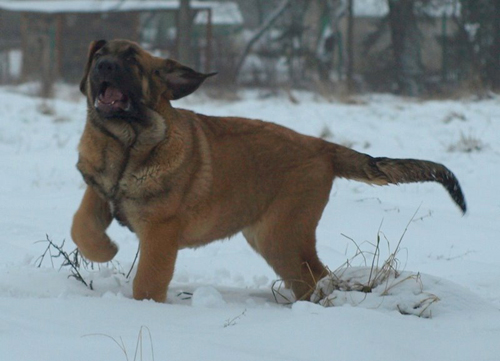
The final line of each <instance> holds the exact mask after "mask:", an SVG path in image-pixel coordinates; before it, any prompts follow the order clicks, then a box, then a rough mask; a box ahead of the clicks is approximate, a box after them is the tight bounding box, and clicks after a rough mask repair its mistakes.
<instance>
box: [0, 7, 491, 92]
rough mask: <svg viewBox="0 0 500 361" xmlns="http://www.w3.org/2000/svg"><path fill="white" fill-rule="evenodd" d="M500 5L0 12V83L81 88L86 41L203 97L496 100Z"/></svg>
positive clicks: (18, 9)
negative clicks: (189, 70)
mask: <svg viewBox="0 0 500 361" xmlns="http://www.w3.org/2000/svg"><path fill="white" fill-rule="evenodd" d="M499 19H500V1H498V0H231V1H225V0H218V1H192V0H178V1H170V0H166V1H149V0H144V1H141V0H116V1H99V0H66V1H63V0H59V1H24V0H10V1H0V84H17V83H22V82H33V81H36V82H40V84H41V87H40V89H41V90H40V92H41V95H45V96H50V94H51V92H52V87H53V84H54V83H55V82H66V83H77V82H78V81H79V80H80V77H81V74H82V69H83V65H84V61H85V58H86V54H87V49H88V45H89V42H90V41H92V40H96V39H113V38H126V39H131V40H135V41H137V42H139V43H141V44H142V45H143V46H144V47H145V48H146V49H148V50H149V51H151V52H153V53H154V54H156V55H159V56H164V57H170V58H175V59H178V60H179V61H181V62H183V63H185V64H188V65H190V66H192V67H194V68H196V69H198V70H200V71H204V72H208V71H217V72H218V73H219V75H218V76H217V77H216V78H214V80H213V81H211V86H212V87H213V88H216V89H218V91H220V92H221V93H223V92H224V91H225V92H227V93H231V92H233V91H234V90H235V88H238V87H259V88H266V89H269V90H271V91H277V90H280V89H285V90H287V89H306V90H310V91H314V92H318V93H320V94H322V95H325V96H331V95H342V94H353V93H363V92H392V93H396V94H402V95H407V96H419V97H433V96H434V97H448V96H457V95H463V94H464V93H465V94H468V93H474V94H488V92H490V91H497V90H499V89H500V20H499Z"/></svg>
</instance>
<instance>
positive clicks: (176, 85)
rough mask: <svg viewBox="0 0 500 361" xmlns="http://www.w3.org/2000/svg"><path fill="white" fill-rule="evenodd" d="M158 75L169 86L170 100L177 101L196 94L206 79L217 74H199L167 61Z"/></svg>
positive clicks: (169, 60)
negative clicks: (193, 93)
mask: <svg viewBox="0 0 500 361" xmlns="http://www.w3.org/2000/svg"><path fill="white" fill-rule="evenodd" d="M157 74H158V75H159V76H160V77H161V79H162V80H163V81H164V82H165V83H166V85H167V88H168V93H169V94H168V98H169V99H170V100H177V99H180V98H183V97H185V96H186V95H189V94H191V93H192V92H194V91H195V90H196V89H198V87H199V86H200V85H201V83H203V81H204V80H205V79H206V78H208V77H211V76H214V75H215V74H217V73H209V74H202V73H198V72H197V71H195V70H193V69H191V68H189V67H187V66H185V65H182V64H180V63H178V62H176V61H175V60H171V59H167V60H165V61H164V62H163V66H162V68H161V69H159V70H158V71H157Z"/></svg>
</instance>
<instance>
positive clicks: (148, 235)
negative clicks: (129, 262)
mask: <svg viewBox="0 0 500 361" xmlns="http://www.w3.org/2000/svg"><path fill="white" fill-rule="evenodd" d="M179 228H180V227H179V222H177V220H174V219H171V220H168V221H164V222H156V221H152V222H148V223H147V224H145V225H144V226H143V227H140V230H139V238H140V243H141V247H140V250H141V252H140V257H139V264H138V266H137V274H136V276H135V279H134V298H135V299H136V300H144V299H151V300H154V301H156V302H164V301H165V300H166V298H167V288H168V284H169V283H170V280H171V279H172V275H173V273H174V266H175V260H176V258H177V252H178V250H179V246H178V237H179Z"/></svg>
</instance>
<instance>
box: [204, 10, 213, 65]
mask: <svg viewBox="0 0 500 361" xmlns="http://www.w3.org/2000/svg"><path fill="white" fill-rule="evenodd" d="M206 42H207V45H206V48H205V73H210V70H211V65H212V9H207V39H206Z"/></svg>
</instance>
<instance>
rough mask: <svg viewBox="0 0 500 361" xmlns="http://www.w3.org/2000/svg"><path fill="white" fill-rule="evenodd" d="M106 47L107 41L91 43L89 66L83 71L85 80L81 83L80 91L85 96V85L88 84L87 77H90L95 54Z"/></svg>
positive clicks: (88, 58)
mask: <svg viewBox="0 0 500 361" xmlns="http://www.w3.org/2000/svg"><path fill="white" fill-rule="evenodd" d="M104 45H106V40H95V41H92V42H91V43H90V46H89V55H88V57H87V64H85V70H84V71H83V78H82V80H81V81H80V91H81V92H82V93H83V94H85V91H86V90H85V85H86V84H87V77H88V76H89V71H90V66H91V65H92V59H93V58H94V54H95V53H96V52H97V51H98V50H99V49H101V48H102V47H103V46H104Z"/></svg>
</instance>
